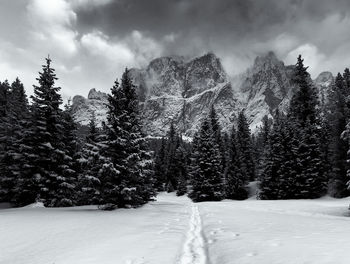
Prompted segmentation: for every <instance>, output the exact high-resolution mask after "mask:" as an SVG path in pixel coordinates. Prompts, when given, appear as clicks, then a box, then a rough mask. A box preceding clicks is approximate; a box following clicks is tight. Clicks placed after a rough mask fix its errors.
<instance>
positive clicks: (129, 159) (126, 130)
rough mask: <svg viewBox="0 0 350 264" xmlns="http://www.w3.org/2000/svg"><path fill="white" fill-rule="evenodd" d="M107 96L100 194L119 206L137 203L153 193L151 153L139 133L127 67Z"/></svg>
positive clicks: (133, 92) (144, 201) (139, 203)
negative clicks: (106, 160) (101, 191)
mask: <svg viewBox="0 0 350 264" xmlns="http://www.w3.org/2000/svg"><path fill="white" fill-rule="evenodd" d="M111 92H112V94H111V95H109V96H108V105H107V106H108V112H107V121H108V124H107V126H106V132H107V141H106V142H105V145H106V147H105V149H104V150H103V153H102V154H103V155H104V156H105V157H108V158H109V162H108V163H105V164H103V169H102V175H101V178H100V180H101V185H102V186H101V188H102V190H103V193H101V198H102V200H103V202H104V203H107V204H111V205H114V206H118V207H129V206H140V205H142V204H144V203H146V202H147V201H149V200H150V199H151V197H152V196H153V195H154V191H153V180H152V178H151V176H152V174H153V172H152V170H151V166H152V162H151V157H150V153H149V152H148V151H147V146H146V140H145V137H144V135H143V133H142V127H141V121H140V115H139V109H138V105H139V102H138V100H137V95H136V92H135V86H134V85H133V84H132V81H131V79H130V77H129V73H128V70H127V69H126V70H125V72H124V74H123V77H122V81H121V85H120V86H119V83H118V82H117V81H116V82H115V85H114V86H113V88H112V89H111Z"/></svg>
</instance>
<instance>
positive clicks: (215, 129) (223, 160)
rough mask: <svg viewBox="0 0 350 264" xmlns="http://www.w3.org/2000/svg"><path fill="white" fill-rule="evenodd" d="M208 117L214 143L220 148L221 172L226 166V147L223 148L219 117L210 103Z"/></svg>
mask: <svg viewBox="0 0 350 264" xmlns="http://www.w3.org/2000/svg"><path fill="white" fill-rule="evenodd" d="M209 118H210V122H211V126H212V128H213V133H214V135H215V140H216V143H217V144H218V146H219V149H220V154H221V171H222V172H223V171H224V170H225V168H226V163H227V160H226V156H227V153H226V149H225V145H224V141H223V140H224V139H223V137H222V135H221V126H220V123H219V118H218V116H217V114H216V111H215V108H214V105H213V104H212V105H211V108H210V112H209Z"/></svg>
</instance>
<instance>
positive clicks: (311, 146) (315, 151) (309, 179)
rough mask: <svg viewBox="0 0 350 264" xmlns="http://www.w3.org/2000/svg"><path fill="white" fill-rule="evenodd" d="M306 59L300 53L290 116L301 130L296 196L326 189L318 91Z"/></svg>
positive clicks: (294, 75)
mask: <svg viewBox="0 0 350 264" xmlns="http://www.w3.org/2000/svg"><path fill="white" fill-rule="evenodd" d="M303 61H304V60H303V59H302V58H301V56H300V55H299V57H298V61H297V64H296V67H295V70H294V74H293V82H294V84H295V85H296V86H297V91H296V93H295V94H294V96H293V97H292V100H291V103H290V109H289V117H290V119H291V122H292V124H293V126H294V130H295V131H296V132H297V133H295V136H296V138H295V139H296V142H297V143H296V144H297V154H296V156H297V157H298V162H297V165H296V166H297V168H296V170H297V178H296V180H295V188H296V190H295V198H317V197H320V196H321V195H323V194H324V193H325V191H326V175H325V169H324V167H323V164H322V153H321V147H320V142H319V139H320V118H319V113H318V109H317V104H318V102H317V95H316V91H315V88H314V86H313V84H312V82H311V79H310V76H309V73H308V72H307V67H304V63H303Z"/></svg>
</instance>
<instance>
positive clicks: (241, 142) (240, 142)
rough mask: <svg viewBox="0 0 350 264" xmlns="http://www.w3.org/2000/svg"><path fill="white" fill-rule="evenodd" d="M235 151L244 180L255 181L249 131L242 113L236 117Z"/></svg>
mask: <svg viewBox="0 0 350 264" xmlns="http://www.w3.org/2000/svg"><path fill="white" fill-rule="evenodd" d="M237 149H238V152H239V153H240V156H239V159H240V166H241V172H242V173H243V175H244V178H246V179H248V180H250V181H254V180H255V164H254V159H253V151H252V142H251V135H250V129H249V125H248V122H247V119H246V117H245V115H244V111H241V112H240V113H239V115H238V124H237Z"/></svg>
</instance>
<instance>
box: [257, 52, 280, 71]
mask: <svg viewBox="0 0 350 264" xmlns="http://www.w3.org/2000/svg"><path fill="white" fill-rule="evenodd" d="M283 66H284V63H283V62H282V61H280V60H279V59H278V58H277V57H276V55H275V53H274V52H272V51H269V52H268V53H266V54H264V55H261V56H258V57H256V58H255V60H254V64H253V72H259V71H266V70H271V69H273V68H276V67H283Z"/></svg>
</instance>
